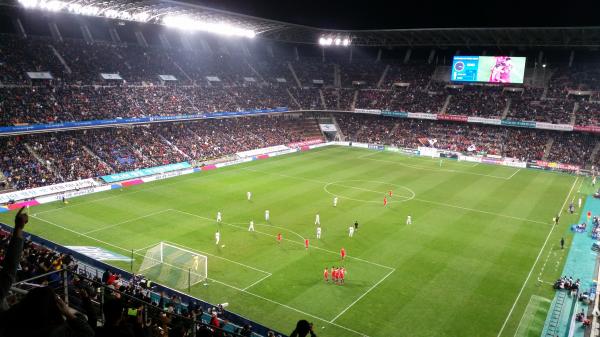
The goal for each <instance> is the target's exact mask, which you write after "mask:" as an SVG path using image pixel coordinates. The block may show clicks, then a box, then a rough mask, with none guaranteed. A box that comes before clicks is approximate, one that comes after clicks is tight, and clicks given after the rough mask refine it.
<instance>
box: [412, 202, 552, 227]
mask: <svg viewBox="0 0 600 337" xmlns="http://www.w3.org/2000/svg"><path fill="white" fill-rule="evenodd" d="M414 200H415V201H420V202H425V203H428V204H434V205H439V206H445V207H451V208H458V209H462V210H465V211H470V212H475V213H483V214H489V215H495V216H499V217H503V218H509V219H514V220H520V221H527V222H533V223H539V224H543V225H547V224H548V223H547V222H543V221H538V220H531V219H525V218H519V217H516V216H512V215H506V214H500V213H494V212H488V211H482V210H479V209H475V208H468V207H462V206H457V205H452V204H447V203H444V202H437V201H431V200H425V199H419V198H415V199H414Z"/></svg>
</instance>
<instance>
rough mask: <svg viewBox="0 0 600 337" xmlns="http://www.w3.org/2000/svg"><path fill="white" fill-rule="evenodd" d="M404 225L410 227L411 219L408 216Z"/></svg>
mask: <svg viewBox="0 0 600 337" xmlns="http://www.w3.org/2000/svg"><path fill="white" fill-rule="evenodd" d="M406 224H407V225H412V217H411V216H410V215H409V216H407V217H406Z"/></svg>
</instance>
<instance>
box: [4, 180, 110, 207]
mask: <svg viewBox="0 0 600 337" xmlns="http://www.w3.org/2000/svg"><path fill="white" fill-rule="evenodd" d="M98 185H99V184H98V183H97V182H96V181H95V180H94V179H91V178H90V179H82V180H76V181H70V182H67V183H60V184H55V185H49V186H42V187H36V188H31V189H28V190H22V191H14V192H8V193H4V194H0V203H7V202H9V201H11V200H15V201H16V200H23V199H30V198H35V197H39V196H42V195H49V194H56V193H62V192H66V191H70V190H78V189H83V188H89V187H95V186H98Z"/></svg>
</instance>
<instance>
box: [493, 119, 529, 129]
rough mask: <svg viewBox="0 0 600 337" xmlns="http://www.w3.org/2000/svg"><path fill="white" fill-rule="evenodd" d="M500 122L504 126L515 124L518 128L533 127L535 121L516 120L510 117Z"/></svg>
mask: <svg viewBox="0 0 600 337" xmlns="http://www.w3.org/2000/svg"><path fill="white" fill-rule="evenodd" d="M500 124H501V125H504V126H515V127H518V128H535V122H529V121H516V120H512V119H503V120H502V122H501V123H500Z"/></svg>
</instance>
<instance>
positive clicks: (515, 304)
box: [497, 177, 579, 337]
mask: <svg viewBox="0 0 600 337" xmlns="http://www.w3.org/2000/svg"><path fill="white" fill-rule="evenodd" d="M577 180H579V177H577V178H575V181H573V185H571V189H570V190H569V194H567V197H566V198H565V202H564V203H563V205H562V206H561V207H560V209H559V213H560V212H562V210H563V208H565V205H566V204H567V201H568V200H569V197H570V196H571V192H573V189H574V188H575V184H577ZM554 228H556V223H555V224H554V225H552V228H551V229H550V232H548V235H547V236H546V240H545V241H544V244H543V245H542V248H541V249H540V252H539V253H538V255H537V257H536V258H535V261H534V262H533V266H531V270H529V273H528V274H527V277H526V278H525V281H524V282H523V286H522V287H521V290H519V293H518V294H517V298H515V301H514V303H513V305H512V307H511V308H510V311H509V312H508V315H506V319H505V320H504V323H503V324H502V327H500V331H498V335H497V337H500V336H501V335H502V332H503V331H504V328H505V327H506V324H507V323H508V320H509V319H510V316H511V315H512V313H513V311H514V310H515V307H516V306H517V302H519V298H521V295H522V294H523V290H525V287H526V286H527V282H528V281H529V278H530V277H531V274H532V273H533V270H534V269H535V266H536V264H537V263H538V261H539V260H540V257H541V256H542V253H543V252H544V248H546V245H547V244H548V240H549V239H550V236H551V235H552V232H554Z"/></svg>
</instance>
